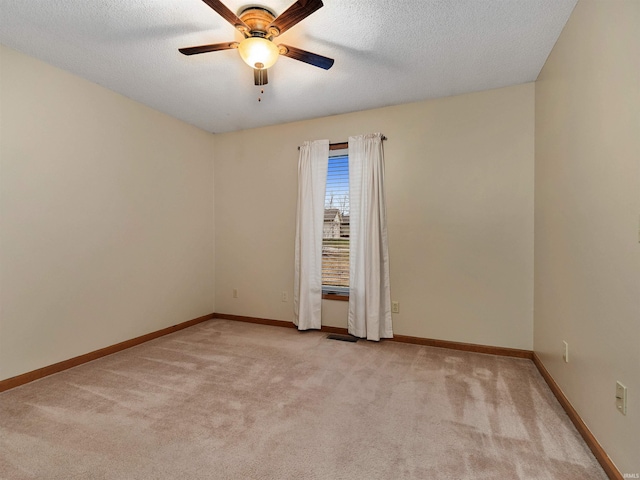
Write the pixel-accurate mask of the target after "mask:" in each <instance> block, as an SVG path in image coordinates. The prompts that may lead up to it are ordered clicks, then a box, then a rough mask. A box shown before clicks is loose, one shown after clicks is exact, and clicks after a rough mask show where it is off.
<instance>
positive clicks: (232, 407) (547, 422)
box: [0, 320, 606, 480]
mask: <svg viewBox="0 0 640 480" xmlns="http://www.w3.org/2000/svg"><path fill="white" fill-rule="evenodd" d="M0 478H3V479H11V480H19V479H33V478H38V479H119V480H120V479H296V480H298V479H367V480H371V479H454V480H458V479H459V480H463V479H473V480H485V479H495V480H507V479H536V480H543V479H562V480H571V479H580V480H588V479H605V478H606V476H605V474H604V472H603V471H602V470H601V468H600V467H599V466H598V464H597V462H596V460H595V459H594V457H593V456H592V455H591V453H590V452H589V450H588V448H587V447H586V445H585V444H584V442H583V441H582V440H581V438H580V436H579V435H578V433H577V432H576V430H575V429H574V428H573V426H572V425H571V423H570V421H569V419H568V418H567V416H566V415H565V414H564V412H563V411H562V409H561V408H560V406H559V405H558V403H557V402H556V400H555V399H554V397H553V395H552V394H551V392H550V391H549V389H548V388H547V386H546V385H545V383H544V381H543V380H542V378H541V377H540V375H539V374H538V372H537V371H536V369H535V367H534V365H533V363H531V362H530V361H528V360H519V359H512V358H504V357H494V356H490V355H481V354H472V353H464V352H457V351H452V350H445V349H438V348H430V347H420V346H416V345H406V344H400V343H394V342H383V343H380V344H376V343H369V342H366V341H359V342H358V343H345V342H340V341H335V340H327V339H326V334H322V333H320V332H307V333H299V332H297V331H296V330H293V329H285V328H278V327H268V326H262V325H252V324H245V323H238V322H232V321H226V320H211V321H208V322H205V323H202V324H200V325H197V326H195V327H192V328H189V329H187V330H183V331H181V332H178V333H174V334H172V335H169V336H166V337H163V338H160V339H157V340H154V341H152V342H149V343H146V344H144V345H141V346H139V347H135V348H133V349H129V350H126V351H124V352H121V353H118V354H115V355H112V356H109V357H105V358H102V359H100V360H96V361H94V362H91V363H89V364H85V365H82V366H80V367H77V368H75V369H72V370H68V371H66V372H62V373H59V374H57V375H53V376H51V377H48V378H45V379H42V380H40V381H37V382H34V383H31V384H29V385H25V386H23V387H20V388H17V389H14V390H10V391H8V392H5V393H2V394H0Z"/></svg>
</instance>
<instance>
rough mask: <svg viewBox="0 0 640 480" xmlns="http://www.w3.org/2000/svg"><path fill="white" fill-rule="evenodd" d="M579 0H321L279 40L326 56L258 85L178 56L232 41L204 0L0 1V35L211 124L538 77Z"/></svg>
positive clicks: (276, 119)
mask: <svg viewBox="0 0 640 480" xmlns="http://www.w3.org/2000/svg"><path fill="white" fill-rule="evenodd" d="M260 1H262V2H263V3H262V5H264V6H266V7H268V8H270V9H271V10H273V11H274V12H275V13H276V14H279V13H282V12H283V11H284V10H286V8H287V7H288V6H289V5H290V4H291V3H293V1H294V0H260ZM576 2H577V0H396V1H393V0H324V4H325V5H324V7H323V8H321V9H320V10H318V11H317V12H315V13H314V14H312V15H311V16H310V17H307V18H306V19H305V20H303V21H302V22H301V23H299V24H298V25H296V26H294V27H293V28H292V29H291V30H289V31H287V32H285V33H284V34H283V35H282V36H281V37H278V38H277V39H276V43H286V44H289V45H293V46H297V47H299V48H302V49H305V50H309V51H311V52H314V53H318V54H320V55H324V56H327V57H331V58H334V59H335V65H334V66H333V68H332V69H331V70H328V71H325V70H322V69H319V68H316V67H313V66H311V65H307V64H305V63H302V62H298V61H295V60H292V59H290V58H286V57H281V58H280V60H279V61H278V63H277V64H276V65H275V66H274V67H273V68H271V69H270V70H269V85H267V86H266V87H264V88H265V92H264V94H263V95H260V87H255V86H254V85H253V72H252V70H251V69H250V68H249V67H248V66H247V65H245V64H244V63H243V62H242V60H241V59H240V57H239V55H238V52H237V51H236V50H226V51H219V52H212V53H205V54H201V55H194V56H191V57H187V56H184V55H182V54H180V53H179V52H178V48H180V47H187V46H194V45H201V44H208V43H218V42H225V41H233V40H234V39H235V40H238V39H240V38H241V36H240V34H239V33H238V32H237V31H236V30H235V29H234V28H233V27H232V26H231V25H230V24H229V23H227V22H226V21H225V20H223V19H222V18H221V17H220V16H219V15H218V14H217V13H215V12H214V11H213V10H212V9H211V8H209V6H207V5H206V4H205V3H204V2H203V1H202V0H102V1H97V0H0V43H3V44H4V45H6V46H8V47H11V48H14V49H16V50H19V51H21V52H24V53H26V54H28V55H31V56H34V57H37V58H40V59H42V60H44V61H46V62H48V63H50V64H53V65H55V66H58V67H60V68H63V69H65V70H68V71H70V72H72V73H74V74H77V75H79V76H81V77H84V78H86V79H88V80H91V81H93V82H95V83H98V84H100V85H103V86H105V87H107V88H109V89H111V90H114V91H116V92H119V93H121V94H123V95H125V96H127V97H129V98H132V99H134V100H137V101H139V102H141V103H143V104H146V105H148V106H150V107H152V108H155V109H157V110H160V111H162V112H165V113H168V114H169V115H172V116H174V117H176V118H179V119H181V120H184V121H185V122H188V123H191V124H193V125H196V126H198V127H200V128H202V129H204V130H207V131H209V132H215V133H219V132H228V131H233V130H242V129H247V128H252V127H258V126H264V125H271V124H278V123H285V122H291V121H296V120H302V119H308V118H315V117H323V116H328V115H335V114H339V113H346V112H353V111H358V110H365V109H370V108H376V107H382V106H387V105H394V104H400V103H408V102H413V101H419V100H424V99H429V98H437V97H444V96H449V95H457V94H461V93H466V92H474V91H481V90H488V89H491V88H498V87H504V86H508V85H516V84H520V83H525V82H531V81H534V80H535V79H536V78H537V76H538V74H539V72H540V70H541V68H542V66H543V65H544V62H545V60H546V58H547V56H548V55H549V52H550V51H551V48H552V47H553V45H554V43H555V42H556V40H557V38H558V36H559V35H560V32H561V30H562V28H563V27H564V25H565V23H566V22H567V19H568V18H569V15H570V14H571V11H572V10H573V7H574V6H575V4H576ZM225 5H226V6H227V7H229V9H231V10H232V11H234V12H237V11H238V10H239V9H241V8H242V7H243V6H245V5H247V3H246V0H226V1H225ZM259 96H261V97H262V101H261V102H258V97H259Z"/></svg>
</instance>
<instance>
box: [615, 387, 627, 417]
mask: <svg viewBox="0 0 640 480" xmlns="http://www.w3.org/2000/svg"><path fill="white" fill-rule="evenodd" d="M616 408H617V409H618V411H619V412H620V413H621V414H623V415H626V414H627V387H625V386H624V385H623V384H621V383H620V382H616Z"/></svg>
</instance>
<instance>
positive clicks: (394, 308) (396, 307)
mask: <svg viewBox="0 0 640 480" xmlns="http://www.w3.org/2000/svg"><path fill="white" fill-rule="evenodd" d="M391 313H400V302H396V301H393V302H391Z"/></svg>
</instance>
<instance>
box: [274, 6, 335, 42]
mask: <svg viewBox="0 0 640 480" xmlns="http://www.w3.org/2000/svg"><path fill="white" fill-rule="evenodd" d="M322 6H323V3H322V0H298V1H297V2H296V3H294V4H293V5H291V6H290V7H289V8H287V9H286V10H285V11H284V12H282V13H281V14H280V15H279V16H278V17H277V18H276V19H275V20H274V21H273V22H271V25H269V26H268V27H267V31H268V32H269V33H274V32H273V30H270V29H272V28H273V27H275V28H277V29H278V32H279V33H278V35H280V34H282V33H284V32H286V31H287V30H289V29H290V28H291V27H293V26H294V25H296V24H297V23H298V22H300V21H302V20H304V19H305V18H307V17H308V16H309V15H311V14H312V13H313V12H315V11H316V10H318V9H319V8H322Z"/></svg>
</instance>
